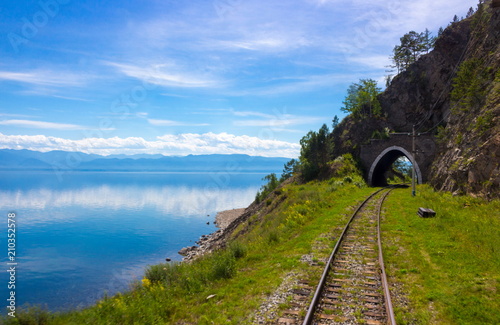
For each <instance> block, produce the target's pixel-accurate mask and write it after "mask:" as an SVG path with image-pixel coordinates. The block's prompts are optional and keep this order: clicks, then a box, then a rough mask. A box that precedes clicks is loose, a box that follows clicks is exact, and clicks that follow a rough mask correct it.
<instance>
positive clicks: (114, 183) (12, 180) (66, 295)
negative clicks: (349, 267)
mask: <svg viewBox="0 0 500 325" xmlns="http://www.w3.org/2000/svg"><path fill="white" fill-rule="evenodd" d="M66 176H67V177H66V178H65V180H64V182H59V181H58V180H57V179H56V178H55V177H54V175H53V174H51V173H45V174H44V173H0V212H1V213H2V214H4V215H6V214H7V212H9V211H15V212H16V214H17V236H18V239H19V241H18V242H19V245H18V247H17V255H18V260H17V261H18V262H19V283H18V286H17V288H16V290H17V295H18V298H19V300H18V303H19V306H20V305H22V304H24V303H30V304H47V306H48V307H49V309H51V310H61V309H66V308H75V307H77V306H85V305H89V304H92V303H94V302H95V300H96V299H98V298H99V297H102V295H103V294H104V292H108V293H109V294H113V293H115V292H117V291H120V290H126V289H127V288H128V286H129V283H130V282H131V281H132V280H133V279H135V278H137V277H140V276H141V275H142V274H143V271H144V267H145V266H146V265H148V264H156V263H160V262H163V261H165V258H166V257H169V258H173V259H174V260H180V258H181V257H180V256H179V255H177V251H178V250H179V249H180V248H182V247H185V246H188V245H193V244H194V242H195V241H196V240H197V239H198V238H199V236H201V235H202V234H208V233H210V232H213V231H214V230H215V229H216V228H215V226H214V225H213V223H212V222H211V221H213V218H214V216H215V213H216V212H218V211H221V210H226V209H232V208H240V207H245V206H247V205H248V204H250V203H251V202H252V201H253V199H254V197H255V193H256V192H257V190H258V188H259V187H260V185H261V179H262V177H263V175H262V174H241V175H220V174H166V173H156V174H155V173H114V174H106V173H75V174H72V175H66ZM207 215H210V217H207ZM207 223H209V225H208V224H207ZM0 231H1V232H2V233H4V234H6V233H7V230H6V223H4V224H2V225H0ZM6 274H7V273H6V272H3V273H1V274H0V280H1V283H6V282H5V281H4V280H5V279H4V277H5V276H6ZM0 293H1V297H4V296H6V295H7V294H8V293H7V288H6V287H4V288H2V289H0ZM2 299H3V298H2Z"/></svg>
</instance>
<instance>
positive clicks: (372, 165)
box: [360, 133, 436, 186]
mask: <svg viewBox="0 0 500 325" xmlns="http://www.w3.org/2000/svg"><path fill="white" fill-rule="evenodd" d="M415 149H416V155H415V156H414V155H413V154H412V137H411V136H410V135H409V134H400V133H398V134H391V135H390V136H389V138H388V139H383V140H379V139H372V140H370V144H367V145H363V146H361V152H360V160H361V164H362V167H363V169H364V172H365V179H366V180H367V182H368V184H369V185H370V186H385V185H387V179H386V176H385V174H386V172H387V171H388V169H389V168H390V167H391V165H392V164H393V163H394V162H395V161H396V160H397V159H398V158H400V157H402V156H405V157H407V158H408V160H409V161H410V162H411V163H412V164H413V165H414V166H415V174H416V180H417V181H418V183H419V184H421V183H424V182H426V181H427V180H428V178H429V174H430V169H431V165H432V162H433V160H434V157H435V154H436V143H435V140H434V137H433V136H432V135H428V134H425V135H418V136H417V137H416V138H415Z"/></svg>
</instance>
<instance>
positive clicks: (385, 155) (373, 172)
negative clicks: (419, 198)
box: [368, 146, 422, 186]
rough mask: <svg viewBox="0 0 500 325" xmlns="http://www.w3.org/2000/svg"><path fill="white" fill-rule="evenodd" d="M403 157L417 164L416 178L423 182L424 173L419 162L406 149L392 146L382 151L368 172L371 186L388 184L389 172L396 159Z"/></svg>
mask: <svg viewBox="0 0 500 325" xmlns="http://www.w3.org/2000/svg"><path fill="white" fill-rule="evenodd" d="M401 157H406V158H408V160H409V162H411V164H413V165H414V166H415V174H416V180H417V182H418V183H419V184H421V183H422V173H421V172H420V168H419V167H418V164H417V162H416V161H415V159H414V158H413V156H412V155H411V153H409V152H408V151H407V150H406V149H404V148H402V147H398V146H392V147H389V148H387V149H385V150H384V151H382V152H381V153H380V154H379V155H378V157H377V158H376V159H375V161H374V162H373V164H372V166H371V168H370V172H369V174H368V183H369V184H370V185H371V186H387V175H386V174H387V172H388V171H389V170H390V168H391V166H392V165H393V164H394V162H395V161H396V160H398V159H399V158H401Z"/></svg>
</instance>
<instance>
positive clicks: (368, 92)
mask: <svg viewBox="0 0 500 325" xmlns="http://www.w3.org/2000/svg"><path fill="white" fill-rule="evenodd" d="M380 92H381V89H380V88H379V87H377V82H376V81H375V80H373V79H360V80H359V83H353V84H352V85H350V86H349V88H348V89H347V96H346V98H345V100H344V101H343V102H342V103H343V104H344V106H343V107H341V108H340V109H341V110H342V111H343V112H345V113H350V114H352V115H353V116H354V117H357V118H360V117H368V116H370V117H371V116H376V117H378V116H380V115H381V114H382V106H380V102H379V101H378V99H377V96H378V95H379V94H380Z"/></svg>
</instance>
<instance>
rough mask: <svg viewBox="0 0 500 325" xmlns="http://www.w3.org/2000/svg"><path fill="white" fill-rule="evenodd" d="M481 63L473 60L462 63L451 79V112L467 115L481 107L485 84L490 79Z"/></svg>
mask: <svg viewBox="0 0 500 325" xmlns="http://www.w3.org/2000/svg"><path fill="white" fill-rule="evenodd" d="M488 75H489V74H488V72H487V70H486V69H485V67H484V65H483V62H482V61H481V60H480V59H477V58H473V59H470V60H466V61H464V62H463V63H462V64H461V65H460V68H459V70H458V72H457V76H456V77H455V78H454V79H453V90H452V91H451V100H452V112H453V113H454V114H461V113H468V112H470V111H471V110H473V109H476V108H478V107H479V106H481V104H482V101H483V99H484V96H485V91H486V87H485V83H486V82H488V80H489V79H490V78H489V77H488Z"/></svg>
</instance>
